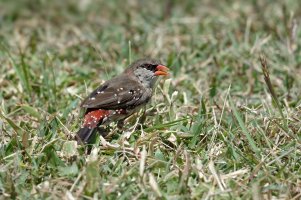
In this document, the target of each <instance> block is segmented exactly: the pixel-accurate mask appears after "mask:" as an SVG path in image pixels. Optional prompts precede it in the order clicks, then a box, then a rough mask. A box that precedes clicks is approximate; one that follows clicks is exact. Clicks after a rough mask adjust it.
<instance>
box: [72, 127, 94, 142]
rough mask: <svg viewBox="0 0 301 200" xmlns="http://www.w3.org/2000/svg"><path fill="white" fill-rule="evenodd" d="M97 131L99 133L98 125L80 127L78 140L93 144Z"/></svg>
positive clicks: (77, 135) (77, 134)
mask: <svg viewBox="0 0 301 200" xmlns="http://www.w3.org/2000/svg"><path fill="white" fill-rule="evenodd" d="M96 133H97V127H94V128H89V127H83V128H80V129H79V131H78V132H77V133H76V141H77V143H79V144H92V143H93V142H94V141H95V139H96Z"/></svg>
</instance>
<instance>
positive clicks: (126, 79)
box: [75, 58, 169, 144]
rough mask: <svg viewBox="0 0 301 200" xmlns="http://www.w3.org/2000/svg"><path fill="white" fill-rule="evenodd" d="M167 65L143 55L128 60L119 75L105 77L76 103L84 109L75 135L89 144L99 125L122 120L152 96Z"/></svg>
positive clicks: (165, 71)
mask: <svg viewBox="0 0 301 200" xmlns="http://www.w3.org/2000/svg"><path fill="white" fill-rule="evenodd" d="M168 71H169V68H168V67H167V66H165V65H163V64H161V62H160V61H159V60H156V59H153V58H143V59H139V60H136V61H135V62H133V63H132V64H130V65H129V66H128V67H127V68H126V69H125V70H124V71H123V72H122V73H121V74H120V75H117V76H115V77H113V78H112V79H109V80H107V81H105V82H104V83H103V84H101V85H100V86H99V87H98V88H96V89H95V90H94V91H93V92H92V93H91V94H90V95H88V96H87V97H86V98H85V99H84V100H83V102H82V103H81V105H80V107H81V108H83V109H85V114H84V117H83V123H82V126H81V127H80V129H79V130H78V132H77V133H76V137H75V139H76V140H77V142H78V143H79V144H90V143H91V141H92V140H93V138H95V135H96V133H97V132H98V131H99V130H100V129H99V128H98V127H99V126H100V125H106V124H109V123H110V122H117V123H118V122H120V123H121V124H122V123H123V121H124V120H125V119H126V118H128V117H129V116H131V115H132V114H134V113H135V112H138V111H139V110H140V109H141V108H142V107H144V106H145V105H146V104H147V103H148V102H149V101H150V100H151V98H152V96H153V90H154V88H155V85H156V82H157V80H158V78H159V77H160V76H167V75H169V73H168Z"/></svg>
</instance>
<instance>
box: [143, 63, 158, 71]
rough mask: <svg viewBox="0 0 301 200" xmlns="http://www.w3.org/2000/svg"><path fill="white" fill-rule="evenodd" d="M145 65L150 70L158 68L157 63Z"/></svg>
mask: <svg viewBox="0 0 301 200" xmlns="http://www.w3.org/2000/svg"><path fill="white" fill-rule="evenodd" d="M143 67H144V68H145V69H147V70H150V71H155V69H156V65H152V64H145V65H143Z"/></svg>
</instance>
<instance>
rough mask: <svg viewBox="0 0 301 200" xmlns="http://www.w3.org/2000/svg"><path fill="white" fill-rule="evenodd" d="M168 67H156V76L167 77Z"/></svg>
mask: <svg viewBox="0 0 301 200" xmlns="http://www.w3.org/2000/svg"><path fill="white" fill-rule="evenodd" d="M168 70H169V69H168V67H166V66H164V65H158V66H157V67H156V72H155V76H167V75H168V72H167V71H168Z"/></svg>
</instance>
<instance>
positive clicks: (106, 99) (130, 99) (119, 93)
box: [81, 77, 145, 110]
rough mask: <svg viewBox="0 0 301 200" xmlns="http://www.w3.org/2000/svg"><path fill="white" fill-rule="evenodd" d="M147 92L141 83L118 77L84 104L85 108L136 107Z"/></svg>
mask: <svg viewBox="0 0 301 200" xmlns="http://www.w3.org/2000/svg"><path fill="white" fill-rule="evenodd" d="M144 92H145V89H144V87H142V86H141V84H140V83H139V82H137V81H136V80H132V79H127V78H124V77H123V78H122V77H116V78H114V79H112V80H110V81H107V82H105V83H104V84H103V85H101V86H100V87H98V88H97V89H96V90H94V91H93V92H92V93H91V94H90V95H89V96H88V97H87V98H86V99H85V100H84V101H83V103H82V105H81V106H82V107H84V108H99V109H108V110H113V109H124V108H128V107H131V106H136V105H139V104H141V103H139V99H140V98H141V97H142V96H143V94H144Z"/></svg>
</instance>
